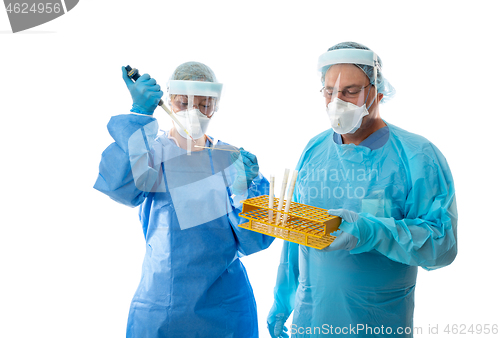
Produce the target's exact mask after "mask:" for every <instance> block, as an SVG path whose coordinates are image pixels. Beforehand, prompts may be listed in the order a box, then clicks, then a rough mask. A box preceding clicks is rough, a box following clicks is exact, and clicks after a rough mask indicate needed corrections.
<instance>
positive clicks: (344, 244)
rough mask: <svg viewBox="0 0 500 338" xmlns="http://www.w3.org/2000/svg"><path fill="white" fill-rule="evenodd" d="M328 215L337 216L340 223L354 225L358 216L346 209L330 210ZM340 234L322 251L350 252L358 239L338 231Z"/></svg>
mask: <svg viewBox="0 0 500 338" xmlns="http://www.w3.org/2000/svg"><path fill="white" fill-rule="evenodd" d="M328 213H329V214H330V215H333V216H339V217H340V218H342V222H349V223H354V222H356V221H357V220H358V218H359V215H358V214H357V213H355V212H352V211H349V210H346V209H330V210H328ZM339 232H341V233H340V234H337V238H335V240H334V241H333V243H332V244H330V245H329V246H327V247H326V248H324V249H323V250H324V251H334V250H347V251H349V250H352V249H354V247H356V244H358V238H357V237H355V236H353V235H351V234H349V233H347V232H343V231H342V230H339Z"/></svg>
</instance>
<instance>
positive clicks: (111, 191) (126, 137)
mask: <svg viewBox="0 0 500 338" xmlns="http://www.w3.org/2000/svg"><path fill="white" fill-rule="evenodd" d="M155 123H156V119H154V118H152V117H149V116H140V115H134V114H127V115H118V116H114V117H112V118H111V120H110V121H109V123H108V131H109V133H110V135H111V137H113V139H114V140H115V142H114V143H112V144H111V145H110V146H109V147H108V148H107V149H106V150H105V151H104V152H103V153H102V157H101V163H100V164H99V176H98V178H97V181H96V183H95V185H94V188H95V189H97V190H99V191H101V192H103V193H104V194H106V195H108V196H109V197H111V198H112V199H113V200H115V201H117V202H119V203H122V204H125V205H127V206H130V207H135V206H137V205H139V204H141V203H142V202H143V201H144V199H145V198H146V196H147V193H148V191H147V190H146V191H144V190H140V189H138V187H137V184H136V182H135V180H134V176H135V175H134V174H133V170H132V166H131V156H130V151H129V146H130V145H132V147H135V146H134V145H133V144H130V142H129V141H130V139H131V137H132V136H133V135H134V134H136V135H137V132H140V133H141V134H144V132H143V130H144V127H145V126H147V125H151V124H153V125H154V124H155ZM149 129H151V128H149ZM152 129H154V128H152ZM157 130H158V129H156V132H157ZM149 133H150V134H153V133H154V131H150V132H149ZM148 136H149V137H148V138H151V135H148ZM132 139H133V137H132ZM141 141H142V142H144V143H147V141H144V138H141ZM136 148H144V147H142V146H140V145H138V146H137V147H136ZM138 157H141V156H138ZM145 157H146V158H145V159H144V160H145V161H147V160H148V159H147V154H146V156H145ZM138 162H139V161H136V166H137V163H138Z"/></svg>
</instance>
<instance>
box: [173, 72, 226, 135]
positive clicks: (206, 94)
mask: <svg viewBox="0 0 500 338" xmlns="http://www.w3.org/2000/svg"><path fill="white" fill-rule="evenodd" d="M221 92H222V83H215V82H203V81H184V80H171V81H170V82H169V85H168V94H169V95H168V104H169V105H170V107H171V108H172V110H173V112H174V113H175V114H176V118H177V119H178V120H179V122H180V123H181V124H182V125H181V126H179V125H178V124H177V123H174V126H175V128H176V130H177V131H178V132H179V134H180V135H181V136H182V137H184V138H186V139H189V136H188V135H187V134H186V132H185V131H184V128H186V130H187V131H188V133H189V134H190V135H191V136H192V137H193V138H194V139H195V140H196V139H199V138H201V137H203V135H204V134H205V133H206V131H207V129H208V124H209V123H210V119H211V117H212V116H213V114H214V113H215V112H216V111H217V109H218V104H219V101H220V96H221ZM183 127H184V128H183Z"/></svg>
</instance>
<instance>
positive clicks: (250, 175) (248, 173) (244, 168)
mask: <svg viewBox="0 0 500 338" xmlns="http://www.w3.org/2000/svg"><path fill="white" fill-rule="evenodd" d="M231 160H232V161H233V163H234V162H237V163H236V168H237V171H238V172H237V174H236V175H237V177H236V181H235V184H234V185H235V186H234V190H237V191H239V192H241V191H242V190H246V189H248V187H250V185H251V184H252V181H253V180H254V179H255V178H256V177H257V175H258V174H259V163H258V162H257V157H256V156H255V155H254V154H252V153H249V152H248V151H246V150H245V149H243V148H240V152H239V153H236V152H233V153H231ZM238 161H239V162H238ZM241 164H243V165H241ZM235 193H236V192H235Z"/></svg>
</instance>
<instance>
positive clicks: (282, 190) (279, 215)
mask: <svg viewBox="0 0 500 338" xmlns="http://www.w3.org/2000/svg"><path fill="white" fill-rule="evenodd" d="M289 173H290V169H285V175H284V176H283V183H282V184H281V194H280V201H279V204H278V210H279V211H278V214H277V215H276V222H275V223H274V224H275V225H278V223H279V219H280V217H281V209H282V208H283V200H284V199H285V192H286V185H287V183H288V174H289Z"/></svg>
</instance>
